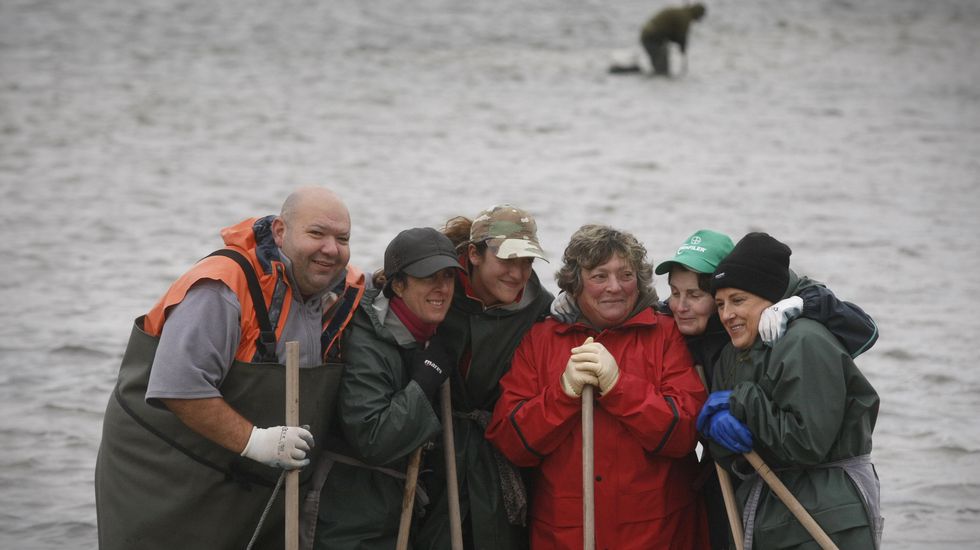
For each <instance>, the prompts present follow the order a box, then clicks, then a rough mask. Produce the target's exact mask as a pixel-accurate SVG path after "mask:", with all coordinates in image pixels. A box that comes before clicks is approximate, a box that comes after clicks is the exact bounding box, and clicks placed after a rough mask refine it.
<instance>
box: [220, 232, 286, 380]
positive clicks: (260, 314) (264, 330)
mask: <svg viewBox="0 0 980 550" xmlns="http://www.w3.org/2000/svg"><path fill="white" fill-rule="evenodd" d="M211 256H224V257H225V258H230V259H232V260H234V261H235V263H237V264H238V265H239V266H240V267H241V268H242V271H243V272H244V273H245V280H246V281H248V292H249V294H251V295H252V306H253V307H254V308H255V317H256V321H258V323H259V337H258V338H256V340H255V349H256V355H257V356H258V361H259V362H261V363H276V362H277V361H278V359H277V357H276V330H275V327H273V326H272V323H271V322H270V321H269V310H268V309H267V307H266V305H265V296H263V295H262V287H261V286H259V278H258V277H257V276H256V275H255V268H254V267H252V264H251V263H250V262H249V261H248V259H247V258H246V257H245V255H244V254H242V253H241V252H238V251H237V250H232V249H230V248H223V249H221V250H216V251H214V252H212V253H211V254H208V256H207V257H209V258H210V257H211Z"/></svg>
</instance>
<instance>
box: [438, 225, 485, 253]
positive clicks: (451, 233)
mask: <svg viewBox="0 0 980 550" xmlns="http://www.w3.org/2000/svg"><path fill="white" fill-rule="evenodd" d="M471 227H473V220H471V219H469V218H467V217H465V216H455V217H453V218H449V219H448V220H446V224H445V225H444V226H443V227H442V230H441V231H442V234H443V235H445V236H447V237H449V240H450V241H452V242H453V246H455V247H456V252H457V253H459V254H466V251H467V249H468V248H469V245H471V244H472V245H473V246H475V247H476V253H477V254H479V255H480V256H483V254H484V253H486V251H487V242H486V241H480V242H478V243H475V242H472V241H470V228H471ZM467 261H469V258H468V255H467Z"/></svg>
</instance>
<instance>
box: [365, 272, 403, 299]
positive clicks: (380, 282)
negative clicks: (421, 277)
mask: <svg viewBox="0 0 980 550" xmlns="http://www.w3.org/2000/svg"><path fill="white" fill-rule="evenodd" d="M389 282H390V283H391V284H388V283H389ZM396 282H400V283H402V284H408V275H406V274H404V273H402V272H401V271H399V272H398V273H395V274H394V275H392V276H391V277H386V276H385V270H384V269H382V268H379V269H378V270H377V271H375V272H374V273H373V274H371V284H373V285H374V288H380V289H381V292H382V293H383V294H384V295H385V297H387V298H391V297H392V296H394V295H395V291H394V289H393V288H392V287H393V286H394V284H395V283H396Z"/></svg>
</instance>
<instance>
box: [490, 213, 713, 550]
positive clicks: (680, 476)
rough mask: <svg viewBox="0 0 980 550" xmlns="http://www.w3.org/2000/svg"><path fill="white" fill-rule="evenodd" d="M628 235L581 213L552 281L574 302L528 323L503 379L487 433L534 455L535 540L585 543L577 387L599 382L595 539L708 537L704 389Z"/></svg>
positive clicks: (682, 542) (658, 544) (516, 456)
mask: <svg viewBox="0 0 980 550" xmlns="http://www.w3.org/2000/svg"><path fill="white" fill-rule="evenodd" d="M645 257H646V250H645V249H644V247H643V245H642V244H640V243H639V242H638V241H637V240H636V238H635V237H633V236H632V235H630V234H628V233H624V232H621V231H617V230H615V229H612V228H610V227H606V226H597V225H586V226H583V227H582V228H581V229H579V230H578V231H576V232H575V234H574V235H572V238H571V241H570V243H569V245H568V247H567V248H566V249H565V254H564V258H563V260H564V265H563V266H562V268H561V269H560V270H559V272H558V273H557V275H556V278H557V281H558V286H559V287H560V288H561V289H562V290H564V291H565V292H567V293H568V294H569V295H571V296H573V297H574V298H575V300H576V303H577V305H578V308H579V310H580V312H581V314H580V316H579V319H578V320H577V321H576V322H575V323H572V324H566V323H561V322H559V321H557V320H555V319H551V318H549V319H547V320H545V321H544V322H542V323H538V324H536V325H534V327H532V329H531V330H530V332H528V334H527V335H526V336H525V337H524V340H523V341H522V342H521V345H520V346H519V347H518V348H517V351H516V352H515V354H514V361H513V364H512V366H511V370H510V372H509V373H508V374H507V375H506V376H504V378H503V379H502V380H501V381H500V386H501V390H502V395H501V397H500V399H499V400H498V401H497V404H496V407H495V409H494V414H493V419H492V422H491V424H490V426H489V428H488V430H487V438H488V439H489V440H491V441H492V442H493V443H494V444H495V445H497V447H498V448H499V449H500V450H501V452H502V453H503V454H504V455H506V456H507V458H509V459H510V460H511V461H513V462H514V463H515V464H517V465H518V466H526V467H536V468H535V470H534V472H535V473H534V497H533V499H532V501H531V502H532V508H531V525H530V527H531V547H532V548H534V549H550V548H581V546H582V536H583V535H582V430H581V425H582V423H581V412H580V411H581V405H582V404H581V393H582V388H583V387H584V385H585V384H591V385H594V386H596V390H597V391H596V392H595V393H596V395H597V396H596V400H595V418H594V425H595V432H594V433H595V482H594V483H595V485H594V488H595V525H596V529H595V537H596V547H597V548H615V549H617V550H619V549H630V548H636V549H645V550H646V549H655V548H664V549H666V548H671V549H700V548H707V547H708V543H707V528H706V524H705V520H704V516H703V513H702V512H701V511H699V507H698V506H697V505H696V502H695V501H696V498H697V493H696V492H695V491H694V488H693V484H694V478H695V476H696V474H697V459H696V458H695V455H694V447H695V444H696V443H697V438H698V436H697V432H696V430H695V426H694V423H695V419H696V417H697V413H698V410H699V409H700V407H701V405H702V404H703V403H704V400H705V397H706V395H705V392H704V389H703V386H702V385H701V382H700V380H699V379H698V376H697V374H696V373H695V371H694V369H693V368H692V363H691V357H690V354H689V353H688V350H687V346H686V345H685V343H684V339H683V337H682V336H681V334H680V332H678V330H677V327H676V326H675V325H674V321H673V319H671V318H670V317H669V316H666V315H662V314H658V313H656V312H655V311H654V310H653V308H652V307H651V306H652V305H653V304H654V303H655V302H656V301H657V295H656V291H655V290H654V289H653V288H652V286H651V281H652V278H653V269H652V267H651V266H650V264H649V263H648V262H647V261H646V258H645Z"/></svg>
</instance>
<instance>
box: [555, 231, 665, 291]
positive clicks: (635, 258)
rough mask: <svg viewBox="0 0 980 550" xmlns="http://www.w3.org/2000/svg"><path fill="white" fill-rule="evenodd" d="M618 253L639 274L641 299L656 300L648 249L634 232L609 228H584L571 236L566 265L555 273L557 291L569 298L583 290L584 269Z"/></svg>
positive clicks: (564, 263) (637, 278) (638, 284)
mask: <svg viewBox="0 0 980 550" xmlns="http://www.w3.org/2000/svg"><path fill="white" fill-rule="evenodd" d="M613 254H617V255H619V256H622V257H623V258H625V259H626V262H627V263H628V264H629V265H630V266H631V267H632V268H633V269H634V270H635V271H636V286H637V288H638V289H639V291H640V300H641V301H642V300H644V299H645V298H646V297H647V296H651V295H652V296H653V298H654V299H656V297H657V291H656V290H654V288H653V266H652V265H650V262H648V261H647V259H646V256H647V249H646V248H645V247H644V246H643V245H642V244H641V243H640V241H638V240H637V239H636V237H634V236H633V234H631V233H627V232H625V231H619V230H617V229H613V228H611V227H609V226H606V225H583V226H582V227H580V228H579V229H578V231H576V232H575V233H573V234H572V237H571V238H570V239H569V241H568V246H567V247H565V253H564V254H563V255H562V262H563V265H562V266H561V268H560V269H559V270H558V272H557V273H555V282H557V283H558V288H560V289H562V290H564V291H565V292H566V293H568V294H569V295H570V296H578V295H579V293H580V292H581V291H582V286H583V282H582V270H584V269H594V268H595V267H596V266H599V265H602V264H604V263H606V262H607V261H609V259H610V258H612V256H613Z"/></svg>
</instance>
